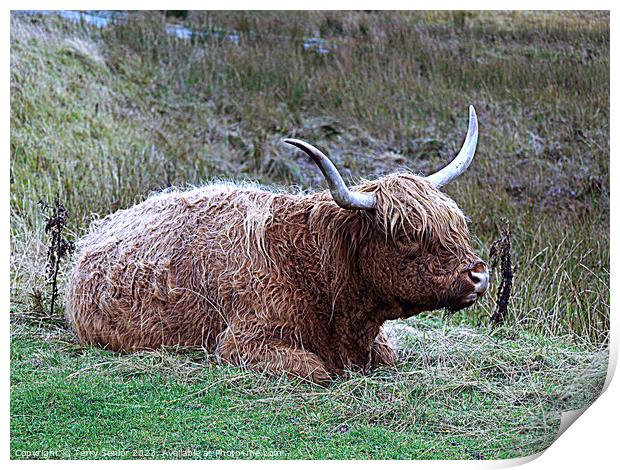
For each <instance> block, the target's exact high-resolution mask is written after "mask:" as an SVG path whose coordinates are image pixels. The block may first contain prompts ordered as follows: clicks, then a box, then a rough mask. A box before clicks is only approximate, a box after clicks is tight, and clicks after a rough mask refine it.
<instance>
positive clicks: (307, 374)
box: [215, 328, 332, 385]
mask: <svg viewBox="0 0 620 470" xmlns="http://www.w3.org/2000/svg"><path fill="white" fill-rule="evenodd" d="M215 352H216V354H217V356H218V357H219V358H220V359H221V360H222V361H224V362H227V363H230V364H233V365H246V366H248V367H250V368H252V369H255V370H264V371H266V372H268V373H270V374H275V375H281V374H287V375H290V376H294V377H302V378H306V379H309V380H311V381H312V382H315V383H318V384H321V385H327V384H328V383H329V382H330V381H331V379H332V377H331V376H330V374H329V372H328V371H327V369H326V367H325V364H324V363H323V361H322V360H321V359H320V358H319V357H318V356H317V355H316V354H314V353H312V352H308V351H305V350H304V349H301V348H298V347H295V346H293V345H290V344H287V343H286V342H285V341H283V340H281V339H274V338H268V337H265V336H263V335H256V334H253V335H251V336H245V335H244V334H243V332H237V333H234V334H233V333H232V330H231V329H230V328H229V329H227V331H226V332H225V333H224V334H223V335H222V337H221V338H220V341H219V344H218V347H217V349H216V351H215Z"/></svg>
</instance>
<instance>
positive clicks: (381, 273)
mask: <svg viewBox="0 0 620 470" xmlns="http://www.w3.org/2000/svg"><path fill="white" fill-rule="evenodd" d="M477 141H478V122H477V119H476V112H475V110H474V108H473V106H472V107H470V114H469V129H468V132H467V137H466V138H465V142H464V144H463V147H462V148H461V150H460V152H459V153H458V155H457V156H456V157H455V158H454V160H453V161H452V162H451V163H450V164H448V165H447V166H446V167H445V168H443V169H442V170H440V171H438V172H437V173H434V174H432V175H430V176H427V177H420V176H415V175H413V174H411V173H396V174H392V175H388V176H385V177H383V178H380V179H377V180H374V181H365V182H363V183H362V184H361V185H359V186H358V187H356V188H354V189H353V190H349V189H348V188H347V187H346V185H345V184H344V182H343V180H342V177H341V176H340V174H339V173H338V170H336V167H335V166H334V165H333V164H332V162H331V161H330V160H329V159H328V158H327V157H326V156H325V155H324V154H323V153H322V152H320V151H319V150H318V149H316V148H315V147H313V146H312V145H309V144H307V143H305V142H303V141H300V140H297V139H286V140H285V142H286V143H288V144H291V145H294V146H296V147H298V148H300V149H301V150H303V151H304V152H305V153H306V154H308V155H309V156H310V157H311V158H312V159H313V160H314V162H315V163H316V164H317V165H318V167H319V168H320V169H321V171H322V173H323V175H324V176H325V178H326V180H327V183H328V185H329V188H330V191H331V195H332V197H333V199H334V201H335V202H336V204H338V205H339V206H340V207H341V208H343V209H348V210H351V211H357V214H359V216H360V218H361V219H363V220H364V221H365V222H366V223H365V224H364V227H365V230H364V231H365V233H364V236H363V237H362V238H363V240H360V242H359V243H360V246H359V251H358V255H359V258H358V259H359V272H360V274H361V275H362V276H363V278H364V279H365V280H366V282H367V283H368V284H369V285H371V286H372V287H373V290H375V291H376V292H378V293H379V294H380V295H381V296H382V297H383V298H385V299H386V300H387V301H388V302H389V303H390V304H391V305H392V306H393V307H394V309H393V310H394V316H395V317H399V316H400V317H408V316H411V315H413V314H415V313H419V312H421V311H424V310H433V309H436V308H448V309H450V310H459V309H461V308H464V307H468V306H470V305H472V304H473V303H474V302H475V301H476V300H477V299H478V298H480V297H481V296H482V295H483V294H484V293H485V291H486V289H487V286H488V278H489V276H488V271H487V266H486V264H485V263H484V262H483V261H482V260H481V259H480V258H479V257H478V256H476V254H475V253H474V252H473V249H472V246H471V242H470V237H469V231H468V229H467V224H466V222H465V217H464V215H463V213H462V212H461V210H460V209H459V208H458V206H457V205H456V203H455V202H454V201H453V200H452V199H450V198H449V197H448V196H446V195H445V194H444V193H442V192H441V191H440V190H439V189H438V188H440V187H441V186H443V185H445V184H447V183H449V182H450V181H452V180H453V179H454V178H456V177H457V176H459V175H460V174H461V173H463V172H464V171H465V169H466V168H467V167H468V166H469V164H470V163H471V161H472V159H473V157H474V153H475V150H476V145H477Z"/></svg>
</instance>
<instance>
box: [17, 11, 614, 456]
mask: <svg viewBox="0 0 620 470" xmlns="http://www.w3.org/2000/svg"><path fill="white" fill-rule="evenodd" d="M185 24H187V25H189V26H192V27H194V28H196V29H199V30H208V31H211V30H219V31H236V32H237V33H239V35H240V41H239V45H235V44H232V43H231V42H228V41H222V40H219V39H215V38H208V39H206V40H203V41H192V42H186V41H179V40H175V39H173V38H171V37H170V36H168V35H167V34H166V33H165V31H164V25H165V19H164V18H162V17H161V16H159V15H158V14H154V13H151V14H133V15H131V16H130V18H129V21H128V22H127V23H126V24H124V25H120V26H116V27H113V28H107V29H104V30H95V29H91V28H88V27H85V26H83V25H73V24H68V23H65V22H62V21H60V20H59V19H58V18H54V17H45V18H41V17H28V16H19V15H13V16H12V19H11V305H12V311H11V318H12V328H13V330H12V347H11V353H12V361H11V367H12V370H11V384H12V392H11V415H12V419H11V438H12V443H11V452H12V456H13V457H14V458H23V457H24V456H26V455H25V454H21V455H20V452H25V451H31V452H36V451H39V452H47V454H38V456H39V457H47V458H54V457H56V458H57V457H62V456H63V455H65V456H68V457H76V458H77V457H80V456H84V457H88V456H91V457H93V456H95V453H96V452H102V451H103V450H104V449H108V450H110V451H114V452H118V453H117V454H114V455H116V456H117V457H123V456H124V457H128V456H132V455H127V454H125V455H122V452H130V453H133V452H137V453H139V452H143V454H142V456H144V457H159V458H164V457H166V454H165V452H175V451H178V450H186V451H188V450H189V451H192V450H193V451H195V452H196V454H191V453H190V455H185V456H190V457H191V456H192V455H193V456H194V457H218V455H216V454H214V453H215V452H217V451H220V452H222V451H234V452H232V453H231V454H227V455H222V454H219V457H224V458H227V457H235V456H236V457H248V458H249V457H256V458H266V457H269V456H270V455H271V456H272V457H273V456H274V455H272V454H269V452H271V451H274V450H277V451H280V452H281V454H279V455H278V456H279V457H282V458H300V457H312V458H318V457H325V458H346V457H349V458H365V457H374V458H391V457H394V458H407V457H409V458H505V457H515V456H519V455H527V454H529V453H532V452H535V451H537V450H541V449H544V448H545V447H546V446H548V445H549V443H550V442H551V441H552V440H553V437H554V434H555V432H556V430H557V426H558V423H559V413H560V411H561V410H563V409H571V408H576V407H579V406H583V405H585V404H587V403H589V402H591V401H592V400H594V399H595V397H596V396H597V394H598V391H599V390H600V387H601V386H602V382H603V381H604V376H605V371H606V361H607V351H606V344H607V339H608V332H609V15H608V14H607V13H597V12H569V13H566V12H564V13H561V12H539V13H531V12H497V13H477V12H468V13H449V12H404V13H399V12H390V13H365V12H306V13H303V14H300V13H293V12H253V13H247V12H235V13H230V12H208V13H207V12H202V13H191V14H190V15H189V17H188V18H187V19H186V20H185ZM319 33H320V35H321V37H323V38H325V39H326V40H327V41H328V43H329V47H330V49H331V50H332V53H331V54H328V55H325V56H321V55H318V54H316V53H314V52H312V51H305V50H304V49H303V47H302V44H303V40H304V38H308V37H312V36H316V35H317V34H319ZM470 103H471V104H474V105H475V106H476V109H477V111H478V115H479V120H480V141H479V149H478V152H477V157H476V159H475V161H474V163H473V164H472V166H471V168H470V169H469V170H468V172H467V174H466V176H464V177H462V178H461V179H460V180H458V181H457V182H455V183H453V184H452V185H450V186H448V187H447V188H446V191H447V192H448V193H449V194H450V196H452V197H453V198H454V199H455V200H456V201H457V203H458V204H459V206H460V207H461V208H462V209H463V210H464V211H465V213H466V214H467V215H468V216H469V217H470V218H471V219H472V222H471V223H470V229H471V231H472V234H473V235H474V238H475V240H474V243H475V245H476V247H477V249H478V250H479V252H480V253H481V254H482V255H483V256H484V257H485V258H486V257H487V256H488V251H489V247H490V244H491V242H492V241H493V240H494V239H496V238H497V237H498V235H499V232H500V230H501V228H502V226H503V225H504V222H503V221H504V220H507V221H509V222H510V224H511V228H512V234H513V240H512V243H513V260H514V262H515V268H516V271H515V291H514V293H513V296H512V298H511V301H510V309H509V315H508V318H507V319H506V323H505V325H503V326H501V327H499V328H497V327H494V326H493V325H490V324H489V316H490V313H492V311H493V309H494V306H495V301H494V298H495V294H496V292H495V289H496V284H497V283H496V282H494V283H493V284H492V288H491V291H490V292H489V295H487V296H486V298H485V299H484V300H483V301H482V302H480V303H478V304H477V305H476V306H475V307H473V308H470V309H467V310H465V311H462V312H459V313H458V314H457V315H456V316H454V317H452V318H450V319H439V318H438V319H436V320H433V319H432V318H433V317H424V318H421V319H414V320H410V321H409V325H411V326H413V327H414V329H413V330H407V331H406V333H407V334H406V335H404V337H403V338H402V339H401V350H400V354H401V356H402V361H401V363H400V364H399V366H398V369H397V370H387V369H386V370H380V371H377V372H375V373H373V374H372V375H370V376H368V377H362V376H354V377H352V378H350V379H348V380H344V379H343V380H341V381H339V382H338V383H336V384H335V385H334V386H333V387H331V388H329V389H321V388H316V387H313V386H311V385H308V384H304V383H295V382H290V381H286V380H274V379H268V378H266V377H262V376H260V375H257V374H253V373H248V372H247V371H243V370H239V369H233V368H227V367H222V366H218V365H217V364H216V363H215V362H214V360H213V358H211V357H208V356H205V354H204V353H203V352H201V351H184V352H182V353H180V354H177V353H176V352H173V351H157V352H154V353H149V354H137V355H130V356H118V355H115V354H111V353H109V352H105V351H101V350H98V349H90V348H82V347H81V346H79V345H77V344H76V342H75V338H74V337H73V336H72V334H71V332H69V331H68V330H67V329H66V328H65V326H64V323H63V321H62V317H61V316H62V310H63V306H62V305H60V309H59V310H60V311H59V312H58V313H57V315H56V316H54V317H53V318H49V317H48V315H47V314H46V311H47V309H48V308H49V297H50V287H49V283H48V281H47V278H46V274H45V263H46V250H47V240H46V234H45V231H44V225H45V222H44V219H43V215H42V213H41V211H40V210H39V208H38V206H37V202H38V201H39V200H44V201H47V202H52V201H53V199H54V197H55V194H56V193H57V192H59V193H60V197H61V200H62V201H63V203H64V204H65V206H66V207H67V208H68V209H69V212H70V219H69V232H70V233H69V235H70V237H71V238H72V239H74V238H77V237H79V236H80V235H82V234H84V233H85V232H86V230H87V229H88V225H89V223H90V222H91V221H92V220H93V219H97V218H99V217H102V216H105V215H107V214H108V213H110V212H112V211H114V210H117V209H120V208H125V207H128V206H130V205H132V204H133V203H135V202H137V201H140V200H143V199H144V198H145V197H146V196H147V195H148V194H149V192H151V191H156V190H159V189H162V188H165V187H168V186H170V185H172V184H175V185H187V184H201V183H203V182H205V181H207V180H208V179H209V178H219V177H224V178H233V179H237V180H240V179H253V180H256V181H259V182H262V183H266V184H284V185H295V186H301V187H303V188H313V189H318V188H323V187H324V182H323V180H322V177H321V175H320V173H319V172H318V171H317V170H316V168H315V167H314V166H313V165H312V163H311V162H308V161H307V159H305V158H301V157H299V156H294V154H293V153H292V152H291V151H290V150H289V149H287V148H285V146H283V145H281V144H280V143H279V142H280V139H281V138H283V137H293V136H294V137H300V138H303V139H306V140H308V141H310V142H312V143H314V144H316V145H317V146H318V147H320V148H322V149H325V150H326V151H327V152H328V154H329V155H330V156H331V157H332V158H333V159H334V161H335V163H336V164H337V166H338V167H339V168H341V170H342V173H343V175H344V176H345V179H347V181H350V182H352V181H355V180H356V179H357V178H359V177H361V176H364V177H373V176H375V175H381V174H385V173H388V172H391V171H394V170H396V169H399V168H407V169H410V170H411V171H414V172H418V173H422V174H425V173H429V172H432V171H433V170H435V169H437V168H439V167H440V166H441V165H442V164H445V162H446V161H448V160H449V159H450V158H451V156H452V155H453V154H454V152H455V151H456V150H457V149H458V146H459V145H460V143H461V139H462V138H463V135H464V132H465V130H466V114H467V106H468V105H469V104H470ZM69 266H70V264H69V263H65V265H64V269H65V270H66V269H67V268H68V267H69ZM64 274H65V272H63V273H61V283H60V291H61V294H62V293H63V292H64ZM398 325H399V324H397V326H396V327H395V328H396V329H395V330H394V331H395V333H394V334H396V336H398V335H397V333H398V332H399V331H401V330H399V329H398V328H399V326H398ZM401 327H402V325H401ZM64 451H66V454H62V452H64ZM79 451H84V452H86V453H84V454H80V455H78V452H79ZM88 451H92V452H93V453H92V454H88V453H87V452H88ZM146 452H154V453H155V454H153V455H146V454H145V453H146ZM235 452H236V453H235ZM243 452H246V453H245V454H243ZM248 452H254V453H253V454H251V455H250V454H248ZM119 453H120V454H119ZM99 455H100V454H99ZM114 455H110V456H114ZM136 456H140V454H137V455H136ZM168 456H169V454H168Z"/></svg>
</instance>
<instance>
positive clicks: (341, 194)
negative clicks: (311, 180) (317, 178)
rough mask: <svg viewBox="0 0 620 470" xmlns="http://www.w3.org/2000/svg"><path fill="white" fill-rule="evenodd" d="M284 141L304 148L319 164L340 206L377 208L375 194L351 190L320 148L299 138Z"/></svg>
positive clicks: (358, 208)
mask: <svg viewBox="0 0 620 470" xmlns="http://www.w3.org/2000/svg"><path fill="white" fill-rule="evenodd" d="M284 142H286V143H287V144H289V145H294V146H295V147H297V148H298V149H301V150H303V151H304V152H305V153H306V154H307V155H308V156H309V157H310V158H312V160H314V163H316V164H317V166H318V167H319V169H320V170H321V173H323V176H324V177H325V179H326V180H327V185H328V186H329V191H330V192H331V193H332V197H333V198H334V201H335V202H336V204H338V205H339V206H340V207H342V208H343V209H357V210H368V209H374V208H375V206H376V204H377V199H376V197H375V195H374V194H372V193H360V192H355V191H349V189H348V188H347V187H346V185H345V184H344V181H343V180H342V176H340V173H338V170H337V169H336V167H335V166H334V164H333V163H332V162H331V160H330V159H329V158H327V157H326V156H325V155H324V154H323V152H321V151H320V150H319V149H317V148H316V147H314V146H312V145H310V144H307V143H306V142H304V141H302V140H298V139H284Z"/></svg>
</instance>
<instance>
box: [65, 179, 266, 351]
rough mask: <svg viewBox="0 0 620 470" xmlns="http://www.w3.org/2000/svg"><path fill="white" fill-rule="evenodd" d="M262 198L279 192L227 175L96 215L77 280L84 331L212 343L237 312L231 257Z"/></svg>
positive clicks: (75, 303) (152, 343)
mask: <svg viewBox="0 0 620 470" xmlns="http://www.w3.org/2000/svg"><path fill="white" fill-rule="evenodd" d="M257 198H258V199H259V200H260V199H265V200H268V199H270V198H271V196H269V194H268V193H261V192H260V191H258V190H251V189H246V190H238V189H236V188H234V187H232V186H226V185H215V186H205V187H202V188H196V189H192V190H189V191H169V192H164V193H160V194H157V195H154V196H151V197H150V198H149V199H147V200H146V201H144V202H143V203H141V204H138V205H136V206H134V207H132V208H130V209H127V210H122V211H118V212H116V213H115V214H112V215H110V216H108V217H106V218H105V219H103V220H102V221H101V222H99V223H98V224H96V226H94V227H93V228H92V229H91V231H90V233H89V234H88V235H86V236H85V237H84V238H83V239H82V240H81V241H80V243H79V253H78V255H77V259H76V263H75V267H74V268H73V271H72V273H71V275H70V278H69V283H68V286H67V296H66V298H67V318H68V320H69V322H70V323H71V325H72V326H73V328H74V330H75V331H76V333H77V335H78V337H79V338H80V340H81V341H83V342H85V343H89V344H96V345H100V346H105V347H108V348H110V349H113V350H122V351H133V350H138V349H154V348H157V347H159V346H161V345H182V346H183V345H196V346H205V347H207V348H208V349H209V350H212V349H213V348H214V347H215V344H216V339H217V336H218V335H219V334H220V333H221V332H222V331H223V330H224V329H225V328H226V326H227V324H228V322H229V319H230V316H231V305H232V301H233V300H234V285H233V284H232V283H231V279H229V278H230V272H231V263H233V264H234V263H236V262H237V261H238V260H236V258H237V257H239V256H243V253H242V251H241V250H242V248H241V247H240V246H236V245H239V237H240V232H239V231H240V230H244V225H247V211H248V207H249V208H250V209H251V210H253V209H254V206H255V205H256V202H257ZM259 205H260V204H259Z"/></svg>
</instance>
